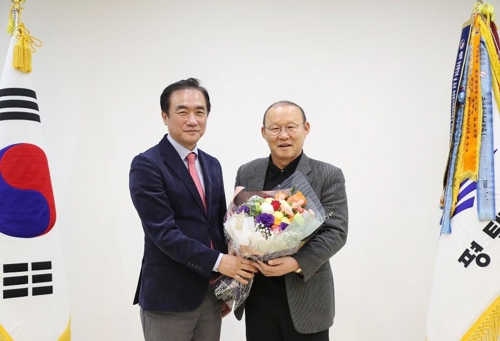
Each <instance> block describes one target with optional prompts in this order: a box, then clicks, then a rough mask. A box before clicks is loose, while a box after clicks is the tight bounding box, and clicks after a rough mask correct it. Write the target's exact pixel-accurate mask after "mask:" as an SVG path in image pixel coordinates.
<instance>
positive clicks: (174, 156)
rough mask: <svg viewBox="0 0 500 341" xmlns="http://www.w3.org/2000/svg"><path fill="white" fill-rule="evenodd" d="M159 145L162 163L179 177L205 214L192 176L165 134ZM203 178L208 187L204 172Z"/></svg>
mask: <svg viewBox="0 0 500 341" xmlns="http://www.w3.org/2000/svg"><path fill="white" fill-rule="evenodd" d="M159 145H160V153H161V156H162V158H163V163H164V164H165V166H166V167H167V168H168V169H170V170H171V171H172V172H173V173H175V174H176V175H177V177H179V179H180V180H181V182H182V183H183V184H184V185H185V186H186V188H187V189H188V191H189V193H191V195H192V196H193V197H194V199H195V200H196V202H197V203H198V206H199V207H200V208H201V210H202V211H203V212H204V213H205V215H206V211H205V207H203V202H202V201H201V197H200V194H199V193H198V189H197V188H196V185H195V183H194V181H193V178H192V177H191V175H190V174H189V171H188V169H187V167H186V164H185V163H184V160H182V159H181V158H180V156H179V154H178V153H177V151H176V150H175V148H174V146H172V144H171V143H170V142H169V141H168V139H167V135H165V137H164V138H163V139H162V140H161V141H160V143H159ZM207 178H208V176H207ZM203 179H204V180H205V187H208V186H207V182H206V181H207V180H206V179H205V173H204V176H203Z"/></svg>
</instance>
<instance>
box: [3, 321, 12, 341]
mask: <svg viewBox="0 0 500 341" xmlns="http://www.w3.org/2000/svg"><path fill="white" fill-rule="evenodd" d="M0 341H14V340H13V339H12V337H10V335H9V333H7V331H6V330H5V328H4V327H2V325H1V324H0Z"/></svg>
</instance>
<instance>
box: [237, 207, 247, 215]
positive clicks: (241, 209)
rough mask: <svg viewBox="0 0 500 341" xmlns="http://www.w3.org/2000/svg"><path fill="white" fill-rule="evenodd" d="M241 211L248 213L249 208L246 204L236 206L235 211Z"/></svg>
mask: <svg viewBox="0 0 500 341" xmlns="http://www.w3.org/2000/svg"><path fill="white" fill-rule="evenodd" d="M241 212H245V213H246V214H248V213H250V208H248V206H247V205H241V206H240V207H238V209H237V210H236V213H237V214H239V213H241Z"/></svg>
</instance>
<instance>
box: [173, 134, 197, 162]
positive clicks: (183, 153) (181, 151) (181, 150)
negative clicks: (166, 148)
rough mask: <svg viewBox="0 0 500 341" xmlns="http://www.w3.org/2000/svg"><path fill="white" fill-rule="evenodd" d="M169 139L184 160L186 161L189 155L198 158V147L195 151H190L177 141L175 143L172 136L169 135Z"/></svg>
mask: <svg viewBox="0 0 500 341" xmlns="http://www.w3.org/2000/svg"><path fill="white" fill-rule="evenodd" d="M167 139H168V141H169V142H170V143H171V144H172V146H173V147H174V149H175V150H176V151H177V154H179V156H180V157H181V159H182V160H185V159H186V157H187V156H188V154H189V153H195V154H196V155H197V156H198V147H194V148H193V150H189V149H187V148H186V147H184V146H181V145H180V144H179V143H177V141H175V140H174V139H173V138H172V137H171V136H170V135H167Z"/></svg>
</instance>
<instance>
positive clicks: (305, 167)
mask: <svg viewBox="0 0 500 341" xmlns="http://www.w3.org/2000/svg"><path fill="white" fill-rule="evenodd" d="M296 170H298V171H299V172H301V173H302V175H304V177H305V178H306V180H307V181H308V182H309V184H311V186H312V183H313V181H314V180H313V179H312V178H311V177H310V176H309V173H311V170H312V169H311V163H310V162H309V158H308V157H307V155H306V154H302V157H301V158H300V161H299V164H298V165H297V169H296Z"/></svg>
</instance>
